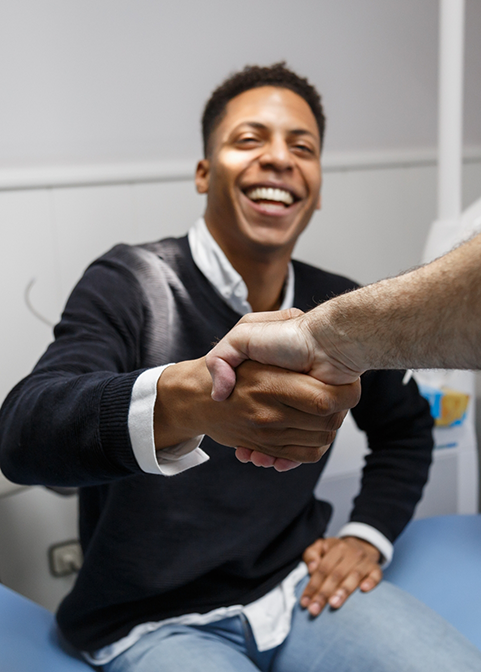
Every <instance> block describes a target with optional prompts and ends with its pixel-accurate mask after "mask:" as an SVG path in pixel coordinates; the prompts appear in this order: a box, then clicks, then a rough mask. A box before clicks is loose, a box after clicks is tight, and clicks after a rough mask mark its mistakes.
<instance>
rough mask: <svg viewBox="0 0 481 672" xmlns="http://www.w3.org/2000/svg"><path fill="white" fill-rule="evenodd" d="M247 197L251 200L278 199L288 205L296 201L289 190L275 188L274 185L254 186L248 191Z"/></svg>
mask: <svg viewBox="0 0 481 672" xmlns="http://www.w3.org/2000/svg"><path fill="white" fill-rule="evenodd" d="M247 197H248V198H250V199H251V201H278V202H279V203H285V204H286V205H292V204H293V203H294V198H293V196H292V194H290V193H289V192H288V191H284V189H273V188H272V187H254V188H253V189H251V190H250V191H248V192H247Z"/></svg>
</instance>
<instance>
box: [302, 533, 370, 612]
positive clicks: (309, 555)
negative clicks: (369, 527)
mask: <svg viewBox="0 0 481 672" xmlns="http://www.w3.org/2000/svg"><path fill="white" fill-rule="evenodd" d="M303 560H304V562H305V563H306V565H307V568H308V570H309V574H310V575H311V580H310V581H309V583H308V584H307V586H306V589H305V590H304V593H303V594H302V597H301V600H300V603H301V606H302V607H306V608H307V609H308V610H309V613H310V614H311V615H312V616H318V615H319V614H320V613H321V611H322V610H323V609H324V607H325V606H326V604H329V606H331V607H333V608H334V609H339V607H342V605H343V604H344V602H345V601H346V600H347V598H348V597H349V595H351V593H353V592H354V591H355V590H356V588H360V589H361V590H362V591H363V592H365V593H367V592H369V591H370V590H372V589H373V588H375V586H377V584H378V583H379V582H380V581H381V579H382V570H381V567H380V566H379V560H380V553H379V551H378V549H377V548H376V547H375V546H373V545H372V544H370V543H369V542H367V541H363V540H362V539H358V538H357V537H344V538H343V539H337V538H335V537H330V538H328V539H318V540H317V541H316V542H314V543H313V544H312V545H311V546H309V547H308V548H307V549H306V550H305V551H304V555H303Z"/></svg>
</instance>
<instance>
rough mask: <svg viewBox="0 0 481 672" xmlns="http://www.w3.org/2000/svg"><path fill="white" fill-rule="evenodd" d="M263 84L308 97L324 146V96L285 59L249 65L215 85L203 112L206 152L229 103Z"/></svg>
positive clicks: (307, 100) (203, 134)
mask: <svg viewBox="0 0 481 672" xmlns="http://www.w3.org/2000/svg"><path fill="white" fill-rule="evenodd" d="M260 86H277V87H279V88H283V89H290V90H291V91H293V92H294V93H297V94H298V95H299V96H300V97H301V98H304V100H305V101H306V103H307V104H308V105H309V107H310V108H311V110H312V113H313V115H314V117H315V119H316V122H317V125H318V127H319V135H320V138H321V147H322V142H323V139H324V128H325V125H326V118H325V116H324V111H323V109H322V103H321V97H320V95H319V93H318V92H317V90H316V89H315V88H314V86H312V84H310V83H309V82H308V81H307V79H306V78H304V77H299V75H297V74H296V73H295V72H293V71H292V70H289V68H287V67H286V63H285V61H282V62H280V63H274V64H273V65H270V66H266V67H261V66H259V65H247V66H246V67H245V68H244V69H243V70H240V71H239V72H236V73H234V74H233V75H231V76H230V77H228V78H227V79H226V80H225V81H224V82H222V84H221V85H220V86H218V87H217V88H216V89H215V91H214V92H213V93H212V95H211V97H210V98H209V100H208V101H207V103H206V105H205V108H204V113H203V115H202V139H203V143H204V155H205V156H207V154H208V151H209V141H210V138H211V136H212V133H213V131H214V130H215V128H216V127H217V126H218V125H219V123H220V122H221V121H222V118H223V117H224V115H225V111H226V106H227V103H228V102H229V101H230V100H232V98H235V97H236V96H238V95H239V94H241V93H244V91H249V90H250V89H257V88H259V87H260Z"/></svg>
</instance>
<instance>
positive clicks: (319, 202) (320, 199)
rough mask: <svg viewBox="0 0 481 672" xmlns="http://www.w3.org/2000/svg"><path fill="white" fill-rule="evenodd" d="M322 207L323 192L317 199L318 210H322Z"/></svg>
mask: <svg viewBox="0 0 481 672" xmlns="http://www.w3.org/2000/svg"><path fill="white" fill-rule="evenodd" d="M321 205H322V195H321V192H319V196H318V197H317V203H316V210H320V209H321Z"/></svg>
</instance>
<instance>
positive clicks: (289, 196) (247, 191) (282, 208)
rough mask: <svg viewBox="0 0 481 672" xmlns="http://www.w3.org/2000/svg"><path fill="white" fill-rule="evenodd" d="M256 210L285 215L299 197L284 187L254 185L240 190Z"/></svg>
mask: <svg viewBox="0 0 481 672" xmlns="http://www.w3.org/2000/svg"><path fill="white" fill-rule="evenodd" d="M242 193H243V194H244V195H245V196H246V197H247V198H248V199H249V201H250V202H251V204H252V205H254V206H257V207H255V209H256V210H258V211H260V212H263V213H265V214H281V215H282V214H287V211H288V210H290V208H291V206H292V205H294V204H295V203H297V202H298V201H300V200H301V197H300V196H299V195H298V194H296V193H295V192H294V190H292V189H291V188H288V187H286V186H285V185H282V186H280V185H266V184H255V185H252V186H249V187H247V188H244V189H242Z"/></svg>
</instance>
